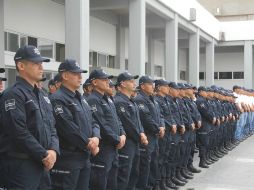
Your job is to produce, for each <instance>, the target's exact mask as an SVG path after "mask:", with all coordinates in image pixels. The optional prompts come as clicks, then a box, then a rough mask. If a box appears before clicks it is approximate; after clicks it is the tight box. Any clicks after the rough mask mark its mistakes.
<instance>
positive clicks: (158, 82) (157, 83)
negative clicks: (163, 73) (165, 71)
mask: <svg viewBox="0 0 254 190" xmlns="http://www.w3.org/2000/svg"><path fill="white" fill-rule="evenodd" d="M154 83H155V86H156V87H158V86H168V84H169V83H168V82H167V81H166V80H164V79H159V80H155V81H154Z"/></svg>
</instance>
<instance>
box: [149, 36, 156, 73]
mask: <svg viewBox="0 0 254 190" xmlns="http://www.w3.org/2000/svg"><path fill="white" fill-rule="evenodd" d="M154 51H155V40H154V39H152V37H151V36H149V38H148V62H147V68H148V72H147V74H148V75H150V76H151V77H154V63H155V56H154V54H155V52H154Z"/></svg>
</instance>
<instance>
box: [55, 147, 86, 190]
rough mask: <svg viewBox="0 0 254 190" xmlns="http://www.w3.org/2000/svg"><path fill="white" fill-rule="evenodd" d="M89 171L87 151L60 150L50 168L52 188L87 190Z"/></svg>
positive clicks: (57, 189)
mask: <svg viewBox="0 0 254 190" xmlns="http://www.w3.org/2000/svg"><path fill="white" fill-rule="evenodd" d="M90 171H91V163H90V153H89V152H86V153H85V152H70V151H65V150H61V156H60V157H59V158H58V159H57V161H56V163H55V165H54V167H53V169H52V170H51V179H52V187H53V190H79V189H84V190H88V189H89V179H90Z"/></svg>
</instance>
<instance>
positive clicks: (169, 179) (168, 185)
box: [166, 178, 178, 189]
mask: <svg viewBox="0 0 254 190" xmlns="http://www.w3.org/2000/svg"><path fill="white" fill-rule="evenodd" d="M166 185H167V187H169V188H171V189H178V187H177V186H176V184H174V183H173V182H172V180H171V178H168V179H167V180H166Z"/></svg>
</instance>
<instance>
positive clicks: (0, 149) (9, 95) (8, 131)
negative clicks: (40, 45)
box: [0, 46, 59, 190]
mask: <svg viewBox="0 0 254 190" xmlns="http://www.w3.org/2000/svg"><path fill="white" fill-rule="evenodd" d="M14 61H15V64H16V68H17V71H18V72H19V76H18V77H17V81H16V83H15V84H14V85H13V86H12V87H11V88H9V89H8V90H7V91H5V92H4V94H3V96H2V99H1V115H2V119H3V126H2V130H1V131H0V133H1V136H2V138H1V139H0V154H4V156H2V157H1V160H0V165H1V167H2V172H3V174H4V175H3V176H4V182H5V184H4V185H5V186H6V187H7V188H8V189H31V190H34V189H38V188H39V187H40V185H41V183H42V182H43V179H44V178H43V176H48V175H46V174H45V171H48V170H50V169H51V168H52V167H53V166H54V163H55V161H56V156H57V154H59V143H58V137H57V135H56V130H55V126H54V125H55V120H54V117H53V113H52V106H51V103H50V100H49V99H48V97H47V96H45V95H43V94H42V92H41V90H39V89H38V88H37V86H36V83H37V81H39V80H40V79H42V74H43V67H42V62H49V59H46V58H43V57H41V55H40V52H39V50H38V49H37V48H36V47H34V46H24V47H21V48H19V49H18V50H17V52H16V54H15V56H14ZM43 189H47V188H46V187H43Z"/></svg>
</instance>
